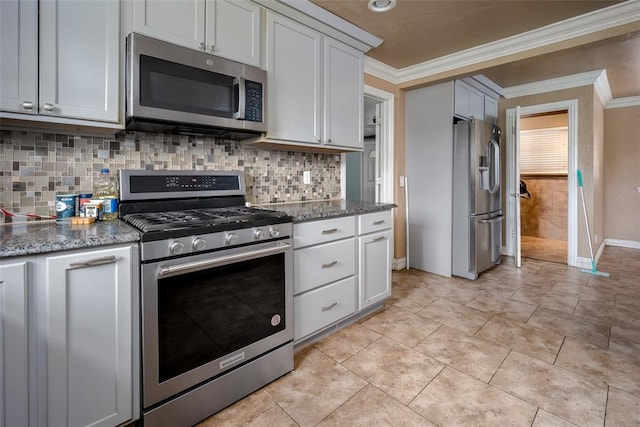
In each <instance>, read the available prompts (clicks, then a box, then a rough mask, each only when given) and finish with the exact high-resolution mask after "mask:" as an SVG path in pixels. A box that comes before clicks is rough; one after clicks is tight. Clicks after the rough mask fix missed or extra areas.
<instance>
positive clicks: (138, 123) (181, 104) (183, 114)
mask: <svg viewBox="0 0 640 427" xmlns="http://www.w3.org/2000/svg"><path fill="white" fill-rule="evenodd" d="M126 66H127V69H126V85H127V88H126V122H127V125H126V127H127V129H137V130H145V131H154V132H174V133H206V134H213V135H217V136H220V137H224V138H230V139H244V138H246V137H250V136H255V135H257V134H260V133H262V132H266V130H267V127H266V123H267V122H266V119H267V117H266V111H265V105H266V101H267V100H266V95H267V87H266V83H267V73H266V71H264V70H261V69H259V68H256V67H252V66H250V65H245V64H241V63H239V62H235V61H231V60H228V59H225V58H220V57H217V56H214V55H211V54H208V53H204V52H198V51H195V50H192V49H189V48H186V47H182V46H177V45H174V44H171V43H167V42H163V41H160V40H156V39H153V38H151V37H147V36H143V35H140V34H136V33H131V34H129V35H128V37H127V58H126Z"/></svg>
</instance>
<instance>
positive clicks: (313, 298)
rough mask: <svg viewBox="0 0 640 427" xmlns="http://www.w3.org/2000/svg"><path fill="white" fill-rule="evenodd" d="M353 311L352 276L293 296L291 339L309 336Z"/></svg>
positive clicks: (354, 295)
mask: <svg viewBox="0 0 640 427" xmlns="http://www.w3.org/2000/svg"><path fill="white" fill-rule="evenodd" d="M355 311H356V280H355V277H354V276H353V275H352V276H350V277H348V278H346V279H343V280H339V281H337V282H334V283H331V284H329V285H326V286H321V287H319V288H316V289H313V290H312V291H309V292H306V293H304V294H302V295H297V296H296V297H295V299H294V304H293V318H294V319H295V326H294V334H293V339H294V340H299V339H300V338H303V337H306V336H307V335H311V334H312V333H314V332H316V331H319V330H321V329H323V328H325V327H326V326H328V325H331V324H332V323H334V322H337V321H338V320H340V319H343V318H345V317H347V316H348V315H350V314H353V313H355Z"/></svg>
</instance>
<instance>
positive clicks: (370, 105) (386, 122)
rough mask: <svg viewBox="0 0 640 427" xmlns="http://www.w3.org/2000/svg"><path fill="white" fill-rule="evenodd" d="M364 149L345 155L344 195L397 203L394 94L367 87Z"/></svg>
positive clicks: (343, 164) (357, 198)
mask: <svg viewBox="0 0 640 427" xmlns="http://www.w3.org/2000/svg"><path fill="white" fill-rule="evenodd" d="M364 92H365V95H364V99H363V102H364V108H363V114H364V120H363V135H364V150H363V151H362V152H354V153H347V154H343V155H342V162H341V163H342V177H343V179H342V196H343V198H346V199H348V200H364V201H368V202H381V203H392V202H393V100H394V97H393V94H391V93H388V92H385V91H382V90H380V89H376V88H374V87H370V86H366V85H365V91H364Z"/></svg>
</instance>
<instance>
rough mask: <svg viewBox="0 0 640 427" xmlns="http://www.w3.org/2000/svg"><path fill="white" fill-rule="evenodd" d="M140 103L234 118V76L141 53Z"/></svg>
mask: <svg viewBox="0 0 640 427" xmlns="http://www.w3.org/2000/svg"><path fill="white" fill-rule="evenodd" d="M140 104H141V105H145V106H148V107H155V108H164V109H167V110H173V111H182V112H185V113H194V114H205V115H208V116H215V117H227V118H231V117H232V116H233V110H232V109H233V106H234V100H233V77H230V76H226V75H223V74H218V73H214V72H211V71H206V70H201V69H199V68H195V67H189V66H186V65H181V64H176V63H174V62H169V61H164V60H162V59H158V58H152V57H149V56H146V55H140Z"/></svg>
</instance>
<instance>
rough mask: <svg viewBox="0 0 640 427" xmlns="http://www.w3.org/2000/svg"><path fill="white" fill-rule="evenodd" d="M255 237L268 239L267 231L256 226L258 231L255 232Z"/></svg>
mask: <svg viewBox="0 0 640 427" xmlns="http://www.w3.org/2000/svg"><path fill="white" fill-rule="evenodd" d="M253 237H254V238H255V239H256V240H262V239H266V238H267V233H266V232H265V231H264V230H263V229H262V228H256V231H254V232H253Z"/></svg>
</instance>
